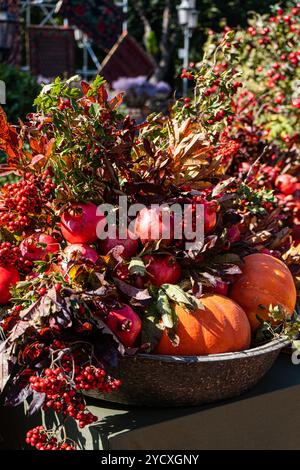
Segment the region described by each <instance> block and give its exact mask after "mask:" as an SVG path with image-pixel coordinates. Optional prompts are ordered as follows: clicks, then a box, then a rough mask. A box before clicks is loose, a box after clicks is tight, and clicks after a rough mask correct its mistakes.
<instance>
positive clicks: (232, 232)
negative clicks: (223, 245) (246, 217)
mask: <svg viewBox="0 0 300 470" xmlns="http://www.w3.org/2000/svg"><path fill="white" fill-rule="evenodd" d="M227 238H228V241H229V242H230V243H235V242H238V241H240V239H241V232H240V229H239V227H238V226H237V225H232V227H230V228H229V229H228V230H227Z"/></svg>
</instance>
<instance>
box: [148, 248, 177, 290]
mask: <svg viewBox="0 0 300 470" xmlns="http://www.w3.org/2000/svg"><path fill="white" fill-rule="evenodd" d="M143 260H144V262H145V265H146V269H147V273H148V279H149V281H150V282H151V284H153V285H154V286H157V287H159V286H161V285H162V284H177V282H178V281H179V279H180V277H181V267H180V264H179V263H178V262H177V261H176V259H175V258H174V257H173V256H170V255H152V256H150V255H147V256H144V258H143Z"/></svg>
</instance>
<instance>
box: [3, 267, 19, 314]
mask: <svg viewBox="0 0 300 470" xmlns="http://www.w3.org/2000/svg"><path fill="white" fill-rule="evenodd" d="M19 280H20V276H19V273H18V271H17V270H16V268H15V267H13V266H9V267H4V266H0V305H5V304H7V303H8V302H9V301H10V299H11V294H10V288H11V287H13V286H15V285H16V284H17V283H18V282H19Z"/></svg>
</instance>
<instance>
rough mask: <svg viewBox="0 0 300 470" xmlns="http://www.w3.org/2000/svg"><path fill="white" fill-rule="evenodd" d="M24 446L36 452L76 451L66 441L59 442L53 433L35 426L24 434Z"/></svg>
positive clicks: (42, 427)
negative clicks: (32, 448)
mask: <svg viewBox="0 0 300 470" xmlns="http://www.w3.org/2000/svg"><path fill="white" fill-rule="evenodd" d="M26 444H28V445H30V446H32V447H35V448H36V449H37V450H76V448H75V446H74V445H71V444H69V443H68V442H66V441H62V442H59V441H58V439H57V437H55V436H54V435H53V433H51V432H48V431H47V430H46V429H45V428H44V426H37V427H35V428H33V429H31V430H30V431H28V432H27V434H26Z"/></svg>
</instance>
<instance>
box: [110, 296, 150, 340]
mask: <svg viewBox="0 0 300 470" xmlns="http://www.w3.org/2000/svg"><path fill="white" fill-rule="evenodd" d="M104 321H105V323H106V324H107V326H108V327H109V328H110V329H111V331H112V332H113V333H114V334H115V335H116V336H117V337H118V338H119V340H120V341H121V343H123V344H124V346H127V347H131V346H133V345H134V344H135V342H136V339H137V337H138V336H139V334H140V332H141V329H142V321H141V319H140V317H139V316H138V314H137V313H135V312H134V310H132V308H131V307H129V305H124V306H123V307H122V308H120V309H115V310H111V311H110V312H109V314H108V316H107V317H106V319H105V320H104Z"/></svg>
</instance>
